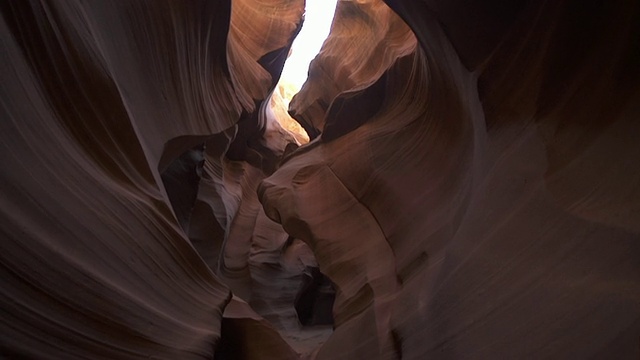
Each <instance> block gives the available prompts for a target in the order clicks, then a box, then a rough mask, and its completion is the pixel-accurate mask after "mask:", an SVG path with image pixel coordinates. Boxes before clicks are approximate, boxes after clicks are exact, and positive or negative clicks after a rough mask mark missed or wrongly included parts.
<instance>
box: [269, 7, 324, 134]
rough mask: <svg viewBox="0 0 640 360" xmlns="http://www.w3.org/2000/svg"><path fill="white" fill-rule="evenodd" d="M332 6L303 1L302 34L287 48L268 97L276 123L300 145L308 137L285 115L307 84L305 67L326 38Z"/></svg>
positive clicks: (306, 67) (307, 68) (306, 68)
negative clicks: (286, 53) (286, 54)
mask: <svg viewBox="0 0 640 360" xmlns="http://www.w3.org/2000/svg"><path fill="white" fill-rule="evenodd" d="M336 2H337V0H307V2H306V8H305V19H304V23H303V25H302V30H300V33H299V34H298V36H297V37H296V39H295V40H294V42H293V45H292V46H291V51H290V53H289V58H288V59H287V62H286V63H285V65H284V68H283V70H282V75H281V77H280V81H279V82H278V85H277V86H276V89H275V90H274V92H273V95H272V97H271V108H272V110H273V113H274V114H275V117H276V119H277V120H278V122H279V123H280V125H282V127H283V128H285V129H286V130H288V131H289V132H291V133H292V134H293V135H294V136H295V138H296V140H297V141H298V142H300V143H301V144H302V143H307V142H308V141H309V136H308V135H307V133H306V132H305V131H304V129H303V128H302V126H300V124H298V123H297V122H296V121H295V120H294V119H293V118H291V117H290V116H289V114H288V112H287V111H288V109H289V103H290V102H291V99H292V98H293V96H294V95H295V94H297V93H298V92H299V91H300V89H301V88H302V85H303V84H304V82H305V81H306V80H307V73H308V71H309V63H311V60H313V58H315V56H316V55H317V54H318V52H320V48H321V47H322V44H323V43H324V40H325V39H326V38H327V36H328V35H329V30H330V28H331V23H332V21H333V16H334V13H335V9H336Z"/></svg>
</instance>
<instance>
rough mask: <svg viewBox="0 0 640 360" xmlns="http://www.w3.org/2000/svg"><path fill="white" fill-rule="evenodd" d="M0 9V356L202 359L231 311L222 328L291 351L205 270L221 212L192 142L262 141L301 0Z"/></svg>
mask: <svg viewBox="0 0 640 360" xmlns="http://www.w3.org/2000/svg"><path fill="white" fill-rule="evenodd" d="M0 10H1V15H2V16H0V34H1V39H2V41H1V42H0V47H1V49H0V64H1V66H0V67H1V69H2V70H1V71H0V97H1V98H2V106H1V110H0V127H1V129H2V131H0V147H1V148H2V150H1V153H0V154H1V155H0V166H1V167H2V172H0V190H1V196H0V234H1V238H2V240H1V242H0V264H1V266H0V269H1V270H0V276H1V279H2V285H1V288H2V290H1V291H2V296H1V297H0V309H1V310H0V311H1V313H2V316H1V318H0V357H3V358H5V357H8V358H36V359H100V358H104V359H147V358H163V359H206V358H211V357H212V356H213V355H214V351H215V349H216V347H220V346H218V345H219V344H218V343H219V339H220V337H221V325H222V331H225V330H224V329H225V325H224V324H226V323H227V322H229V323H230V324H240V325H238V326H239V327H238V326H236V325H233V326H236V327H235V328H234V330H233V331H231V330H229V331H230V334H227V335H224V336H223V338H225V339H227V340H229V338H231V339H233V338H234V337H242V336H247V335H246V334H245V333H251V334H253V333H257V334H265V335H262V336H263V337H261V338H259V339H256V340H255V343H252V344H251V346H253V347H255V349H259V348H260V347H261V346H264V345H265V344H269V343H271V342H274V343H277V344H278V345H277V346H275V347H271V348H270V349H271V352H272V357H274V358H285V357H281V356H280V355H282V354H289V355H291V354H295V353H294V352H293V350H292V349H291V348H290V347H289V346H288V345H287V344H286V343H285V342H284V341H283V340H282V339H281V338H280V335H278V333H277V332H276V331H275V330H274V329H273V328H272V327H271V325H269V324H267V323H266V322H265V321H264V320H260V318H259V316H258V315H256V314H255V313H251V312H247V311H244V310H243V311H240V312H238V311H231V310H229V309H227V304H229V302H230V301H231V293H230V291H229V287H228V286H226V285H225V284H224V283H223V282H221V280H220V278H219V277H218V276H216V275H214V274H215V271H216V269H215V268H211V267H209V266H207V265H209V264H211V263H212V262H213V258H215V257H216V255H217V254H216V251H218V252H219V251H220V248H219V247H218V248H215V247H214V246H208V245H209V244H210V243H215V242H216V241H218V242H219V240H221V238H220V237H221V236H223V231H222V229H221V227H222V225H220V224H215V223H214V222H215V221H216V220H215V217H214V216H213V215H214V214H215V213H217V212H220V211H223V210H222V209H219V208H215V209H213V210H211V209H210V208H207V206H206V205H207V202H206V201H204V200H199V197H201V193H200V191H199V188H200V183H201V181H200V176H201V175H202V172H203V168H204V164H203V162H204V160H205V157H206V156H205V149H206V153H207V154H209V153H210V152H211V151H212V149H222V150H220V152H219V153H218V154H217V155H218V156H222V155H223V154H224V152H223V151H225V150H226V149H228V148H229V147H230V144H231V143H232V142H233V141H234V140H237V141H239V142H241V144H240V145H239V146H237V147H247V146H248V145H246V144H243V143H242V140H243V139H253V138H255V139H257V140H256V142H260V141H261V140H260V139H261V137H262V136H263V135H264V133H265V132H266V127H267V124H266V123H264V122H262V123H261V122H258V121H257V120H258V119H259V118H260V117H261V116H259V112H260V105H261V103H262V102H263V101H264V99H266V98H267V97H268V95H269V92H270V91H271V90H272V89H273V87H274V84H275V81H277V78H276V77H277V75H278V74H279V71H280V69H281V66H282V62H283V61H284V58H285V57H286V54H287V53H288V47H289V46H290V44H291V41H292V39H293V37H294V35H295V33H296V31H297V29H298V28H299V24H300V22H301V17H302V12H303V1H298V0H280V1H270V2H256V1H249V0H246V1H241V0H236V1H234V2H233V4H232V3H231V1H185V2H182V1H169V0H157V1H156V0H154V1H92V2H86V1H38V0H29V1H23V0H16V1H3V2H2V3H1V4H0ZM282 54H284V56H283V55H282ZM274 75H275V76H274ZM262 117H264V116H263V115H262ZM241 119H249V121H251V120H256V121H255V122H253V123H251V124H248V125H247V126H244V127H243V128H242V129H240V126H238V125H237V123H238V122H239V121H240V120H241ZM246 123H247V121H245V124H246ZM229 134H232V135H229ZM263 142H265V144H266V145H265V146H267V147H268V146H269V142H268V141H266V140H264V141H263ZM205 145H206V146H205ZM237 147H236V148H237ZM267 155H269V154H267ZM267 155H265V156H267ZM245 166H248V165H245ZM258 180H259V178H258ZM212 220H213V221H212ZM190 238H192V239H194V241H193V243H191V241H190ZM199 252H200V253H199ZM203 260H204V261H203ZM232 303H233V302H232ZM291 306H293V304H292V305H291ZM223 318H224V319H223ZM245 318H246V319H251V320H245ZM246 321H249V322H252V323H251V324H250V328H248V329H247V328H245V327H244V325H242V324H244V323H245V322H246ZM243 334H244V335H243ZM274 339H275V340H274ZM247 354H254V355H253V356H256V355H255V350H254V351H253V352H252V351H247ZM245 358H251V356H250V355H247V356H245ZM254 358H255V357H254Z"/></svg>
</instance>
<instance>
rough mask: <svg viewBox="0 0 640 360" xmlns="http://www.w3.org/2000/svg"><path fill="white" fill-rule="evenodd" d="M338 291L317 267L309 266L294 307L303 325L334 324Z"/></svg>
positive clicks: (304, 274)
mask: <svg viewBox="0 0 640 360" xmlns="http://www.w3.org/2000/svg"><path fill="white" fill-rule="evenodd" d="M335 298H336V291H335V289H334V287H333V283H332V282H331V280H329V278H328V277H327V276H325V275H324V274H323V273H321V272H320V269H319V268H317V267H307V268H306V269H305V271H304V273H303V275H302V286H301V287H300V291H298V294H297V295H296V300H295V303H294V307H295V309H296V313H297V314H298V320H300V323H301V324H302V325H332V324H333V303H334V301H335Z"/></svg>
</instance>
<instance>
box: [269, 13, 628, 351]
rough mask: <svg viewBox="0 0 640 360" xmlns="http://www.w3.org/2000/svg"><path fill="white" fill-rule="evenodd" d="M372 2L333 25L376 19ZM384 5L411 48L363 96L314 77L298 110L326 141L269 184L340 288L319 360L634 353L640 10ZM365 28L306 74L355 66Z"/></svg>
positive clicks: (372, 75)
mask: <svg viewBox="0 0 640 360" xmlns="http://www.w3.org/2000/svg"><path fill="white" fill-rule="evenodd" d="M372 3H374V4H375V5H376V6H380V5H381V4H380V3H379V2H375V1H343V2H341V3H340V4H339V5H338V12H337V15H336V16H337V18H336V20H335V22H334V27H335V24H341V25H339V29H340V28H342V29H359V27H361V26H362V24H367V25H368V26H369V27H373V28H376V27H382V28H384V27H385V26H387V24H381V23H380V21H379V20H378V21H369V20H371V19H372V15H371V12H370V9H371V8H372V7H373V6H374V5H372ZM388 4H389V5H390V7H391V8H392V9H393V10H394V11H396V12H397V13H398V14H399V15H400V16H401V17H402V18H403V19H404V20H406V22H407V23H408V25H409V26H410V27H411V28H412V30H413V32H414V33H415V36H416V38H417V40H418V42H419V46H418V47H417V48H415V51H413V52H411V53H395V57H394V56H391V55H388V56H387V57H385V56H381V55H380V54H377V55H376V54H372V55H371V57H368V58H367V62H370V63H372V64H376V65H379V66H380V69H381V70H382V71H377V72H373V71H371V72H368V73H365V74H364V75H363V78H361V79H359V82H360V83H362V84H364V85H363V87H362V88H361V89H359V91H357V92H350V91H349V89H351V88H353V86H354V85H353V80H352V79H351V78H350V77H349V76H346V75H344V76H332V75H327V76H326V77H322V76H320V77H313V76H311V77H310V79H309V82H307V84H306V85H305V87H304V88H303V89H302V91H301V92H300V93H299V94H298V95H297V96H296V98H295V99H294V101H293V102H292V104H291V108H290V110H291V113H292V115H293V116H294V117H296V118H297V119H298V120H299V121H300V123H301V124H302V125H303V126H305V128H307V131H308V132H310V133H311V131H309V129H310V128H312V129H316V130H317V133H316V134H315V136H318V139H317V140H316V141H314V142H312V143H311V144H310V145H309V146H307V147H306V148H303V149H300V150H298V151H297V152H295V153H293V154H292V155H291V156H289V157H288V158H287V159H286V161H285V162H284V163H283V164H282V166H281V167H280V168H279V169H278V170H277V171H276V172H275V173H274V174H273V175H272V176H270V177H269V178H267V179H265V180H264V181H263V182H262V184H261V187H260V189H259V191H260V198H261V201H262V203H263V205H264V206H265V211H266V213H267V215H268V216H269V217H271V218H272V219H274V220H276V221H278V222H280V223H282V225H283V227H284V229H285V230H286V231H287V232H288V233H289V234H291V235H292V236H294V237H296V238H299V239H301V240H303V241H305V242H306V243H307V244H309V246H310V247H311V249H312V250H313V252H314V254H315V255H316V258H317V261H318V264H319V266H320V269H321V270H322V271H323V272H324V273H326V274H327V276H329V278H331V280H332V281H333V282H334V283H335V286H336V289H337V297H336V304H335V307H334V316H335V330H334V333H333V334H332V336H331V337H330V338H329V339H328V340H327V342H326V343H325V344H324V345H323V346H322V347H321V348H320V349H319V350H318V351H317V353H316V358H318V359H350V358H371V359H373V358H385V359H390V358H406V359H424V358H435V359H454V358H465V359H466V358H482V359H495V358H624V359H633V358H637V357H638V356H640V353H639V352H640V348H638V344H637V339H638V334H640V261H638V259H640V227H639V226H638V225H639V224H640V212H639V210H640V168H639V167H638V166H637V162H638V159H640V146H639V145H638V142H637V137H638V135H640V123H638V121H637V120H638V118H639V117H640V107H639V104H640V86H639V85H640V78H639V77H640V71H639V70H640V68H639V67H638V63H640V62H639V60H640V59H639V58H638V54H639V53H640V52H639V50H640V44H639V43H638V39H639V38H640V36H639V35H640V28H639V26H638V24H640V6H639V4H638V3H637V2H624V1H618V2H609V3H606V4H605V3H604V2H598V3H589V4H583V3H578V2H571V1H556V2H553V3H552V2H526V1H516V2H512V3H510V4H508V5H505V4H503V3H500V2H496V1H493V2H492V1H474V2H472V3H471V4H469V3H468V2H461V1H452V2H451V1H435V0H434V1H429V0H424V1H410V0H406V1H402V0H389V1H388ZM340 9H342V11H340ZM345 9H349V11H345ZM350 26H351V27H350ZM345 33H346V34H349V35H350V36H351V38H350V36H345V35H344V34H345ZM356 33H357V31H355V30H353V32H351V33H350V32H349V31H337V32H332V34H331V35H330V37H329V40H328V41H327V42H326V43H325V45H324V48H323V49H322V50H321V53H320V54H319V56H318V57H317V58H316V60H315V61H314V63H313V64H312V67H311V74H312V75H313V71H314V69H316V71H317V70H319V69H323V70H326V69H335V68H336V64H338V63H339V64H340V66H342V68H341V69H342V70H341V71H342V72H343V73H344V74H358V73H359V72H358V70H359V65H360V64H361V63H360V62H358V63H349V61H348V60H347V61H340V60H339V59H335V58H334V57H335V56H337V55H338V54H340V55H342V54H343V53H344V49H345V48H347V47H350V46H351V47H355V46H357V44H356V43H355V42H354V40H353V38H355V34H356ZM375 41H378V42H379V44H383V45H384V44H385V40H384V39H381V38H380V37H377V38H375ZM369 46H372V45H369ZM373 47H375V46H373ZM391 54H393V53H391ZM389 56H391V59H392V60H393V61H389V62H385V61H383V60H382V59H389ZM347 58H349V59H350V57H347ZM369 68H372V67H369ZM327 72H329V71H328V70H327ZM332 81H335V82H336V83H338V84H339V85H336V86H327V84H328V83H331V82H332ZM318 89H321V90H318ZM318 92H321V93H322V94H323V95H324V96H318V95H317V93H318ZM329 194H330V195H329Z"/></svg>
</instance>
